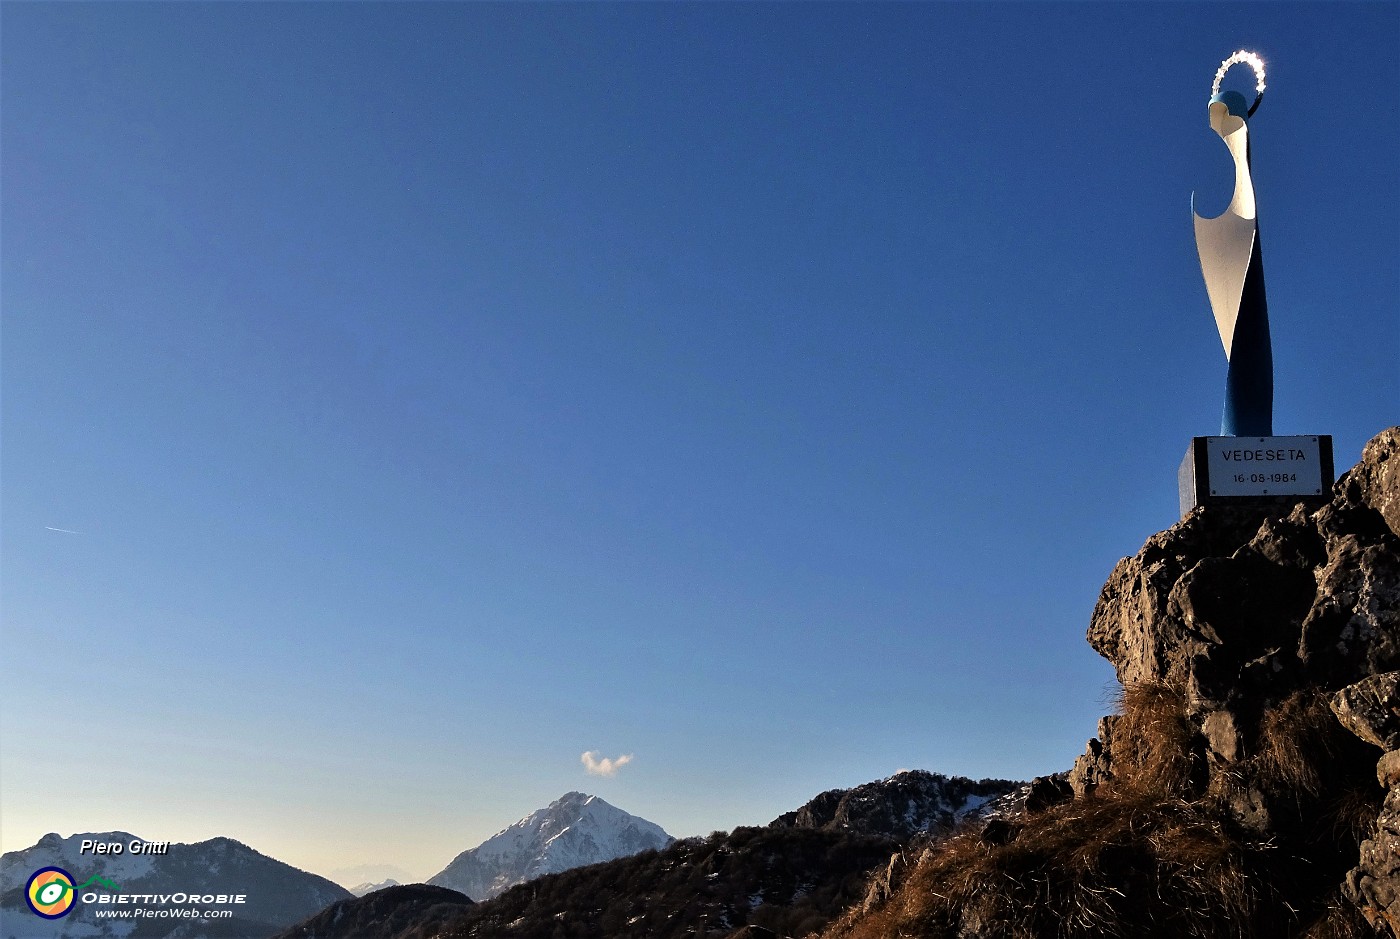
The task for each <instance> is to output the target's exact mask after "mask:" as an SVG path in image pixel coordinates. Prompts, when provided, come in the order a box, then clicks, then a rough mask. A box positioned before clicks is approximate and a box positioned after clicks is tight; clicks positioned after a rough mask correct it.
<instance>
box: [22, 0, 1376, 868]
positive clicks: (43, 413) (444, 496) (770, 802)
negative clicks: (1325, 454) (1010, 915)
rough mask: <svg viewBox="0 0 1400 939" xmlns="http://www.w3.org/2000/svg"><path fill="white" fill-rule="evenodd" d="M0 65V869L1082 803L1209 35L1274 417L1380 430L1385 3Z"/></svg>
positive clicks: (1217, 181)
mask: <svg viewBox="0 0 1400 939" xmlns="http://www.w3.org/2000/svg"><path fill="white" fill-rule="evenodd" d="M0 44H3V74H0V79H2V81H0V184H2V185H3V191H2V193H0V194H2V195H3V205H2V209H3V212H2V214H0V249H2V252H3V270H2V271H0V273H2V274H3V281H0V290H2V291H3V292H2V293H0V302H2V303H3V332H2V333H0V355H2V356H3V419H4V449H3V556H0V561H2V562H3V583H0V587H3V596H2V597H0V600H3V607H2V608H0V610H2V612H3V620H2V621H0V629H3V633H0V641H3V643H4V649H5V655H4V656H3V664H0V765H3V770H0V773H3V775H0V826H2V827H0V846H3V848H4V849H5V850H12V849H16V848H20V847H24V846H26V845H28V844H31V843H33V842H34V841H35V840H36V839H37V838H38V837H39V836H40V835H42V834H44V833H45V832H48V831H59V832H61V833H63V834H69V833H72V832H74V831H80V830H110V829H125V830H129V831H132V832H133V833H135V834H137V835H140V836H142V837H145V838H148V839H153V840H174V841H191V840H197V839H202V838H207V837H212V836H214V835H227V836H231V837H235V838H238V839H240V840H242V841H245V842H247V843H249V844H251V845H253V846H254V847H256V848H258V849H259V850H262V851H264V852H266V853H269V854H272V855H274V856H276V857H279V858H281V859H283V860H286V861H289V862H290V863H293V864H296V865H298V866H301V867H304V868H308V869H311V870H316V871H318V872H330V871H332V870H335V869H337V868H342V867H348V866H353V865H357V864H369V863H384V864H393V865H396V866H398V867H400V868H402V869H403V870H405V871H407V872H408V873H409V874H411V875H413V876H418V877H426V876H428V875H430V874H432V873H434V872H436V871H437V870H438V869H440V868H441V867H443V866H444V865H445V864H446V863H447V861H448V860H450V859H451V857H452V856H453V855H454V854H455V853H457V852H458V851H460V850H462V849H464V848H466V847H470V846H472V845H474V844H476V843H477V842H479V841H480V840H482V839H483V838H485V837H487V836H489V835H490V834H491V833H493V832H494V831H496V830H497V829H499V828H501V827H503V826H504V825H506V824H508V823H509V822H511V821H514V820H515V819H516V818H518V817H520V816H522V815H524V814H526V813H527V812H529V811H531V810H533V809H534V808H537V807H539V806H541V805H543V804H545V803H547V802H549V801H550V800H552V799H554V798H556V797H558V796H559V795H560V794H562V793H563V792H565V791H567V790H570V789H583V790H586V791H590V792H594V793H596V794H598V795H601V796H602V797H604V798H605V799H607V800H608V801H610V802H613V803H614V804H616V805H619V806H621V807H623V808H625V809H627V810H629V811H632V812H635V813H637V814H641V815H644V816H646V817H647V818H650V819H652V820H654V821H656V822H658V823H659V824H661V825H663V826H664V827H665V828H667V830H669V831H670V832H671V833H673V834H676V835H689V834H703V833H707V832H709V831H710V830H713V829H717V828H731V827H733V826H735V825H739V824H756V823H763V822H766V821H768V820H770V819H771V818H773V817H774V816H776V815H777V814H779V813H780V812H783V811H787V810H789V809H791V808H794V807H795V806H797V805H799V804H801V803H802V802H803V801H805V800H806V799H808V798H810V797H811V796H812V795H814V794H815V793H817V792H819V791H821V790H824V789H827V788H831V787H835V786H850V785H855V784H858V783H861V782H865V781H868V780H870V779H874V778H878V777H882V776H886V775H889V774H890V773H893V772H894V771H895V770H897V769H900V768H912V767H920V768H926V769H931V770H935V771H941V772H945V773H958V774H964V775H971V776H1004V777H1018V778H1027V777H1030V776H1032V775H1036V774H1041V773H1047V772H1052V771H1055V770H1059V769H1065V768H1067V767H1068V766H1069V765H1070V763H1071V762H1072V761H1073V759H1074V757H1075V756H1076V755H1077V754H1078V753H1079V752H1080V751H1081V750H1082V748H1083V745H1084V741H1085V739H1086V738H1088V737H1090V736H1092V735H1093V733H1094V725H1095V721H1096V719H1097V717H1098V716H1099V715H1100V714H1102V713H1103V712H1104V711H1105V710H1106V708H1107V703H1106V696H1107V694H1108V693H1109V691H1110V690H1111V688H1112V671H1111V669H1110V668H1109V666H1108V665H1107V664H1106V663H1105V662H1103V661H1102V660H1100V659H1099V658H1098V656H1097V655H1095V654H1094V653H1093V651H1092V650H1090V649H1089V647H1088V646H1087V644H1086V643H1085V642H1084V639H1083V634H1084V630H1085V628H1086V626H1087V623H1088V617H1089V614H1090V612H1091V610H1092V608H1093V604H1094V601H1095V599H1096V597H1097V595H1098V590H1099V588H1100V586H1101V585H1102V583H1103V581H1104V579H1105V578H1106V577H1107V575H1108V573H1109V571H1110V569H1111V568H1112V566H1113V564H1114V562H1115V561H1116V560H1117V559H1118V558H1119V557H1121V556H1123V555H1127V554H1132V553H1134V552H1135V551H1136V550H1137V548H1138V547H1139V546H1140V544H1141V543H1142V541H1143V539H1144V538H1145V537H1146V536H1147V535H1149V534H1151V533H1152V532H1154V531H1157V530H1159V529H1161V528H1164V527H1166V526H1168V525H1169V524H1171V523H1172V522H1173V521H1174V520H1175V516H1176V490H1175V472H1176V466H1177V463H1178V462H1179V460H1180V459H1181V456H1182V454H1183V452H1184V451H1185V448H1186V445H1187V443H1188V441H1189V438H1190V437H1191V436H1193V435H1203V434H1211V433H1216V432H1218V427H1219V420H1220V407H1221V399H1222V394H1223V389H1224V378H1225V360H1224V354H1223V352H1222V351H1221V349H1220V345H1219V340H1218V338H1217V335H1216V332H1215V327H1214V323H1213V320H1212V318H1211V313H1210V309H1209V305H1208V302H1207V299H1206V295H1205V289H1204V286H1203V284H1202V282H1201V277H1200V271H1199V267H1198V263H1197V260H1196V256H1195V248H1194V242H1193V237H1192V227H1191V218H1190V195H1191V192H1192V191H1193V190H1194V191H1196V192H1197V193H1198V199H1199V200H1200V205H1201V208H1202V211H1203V212H1204V213H1207V214H1216V213H1217V212H1219V211H1220V210H1221V209H1223V208H1224V205H1225V203H1226V202H1227V201H1228V197H1229V187H1230V185H1231V182H1232V178H1231V171H1230V162H1229V157H1228V154H1227V152H1226V151H1225V148H1224V146H1223V145H1222V144H1221V142H1220V140H1219V138H1218V137H1216V136H1215V135H1214V133H1212V132H1211V131H1210V129H1209V126H1208V124H1207V113H1206V99H1207V98H1208V96H1209V89H1210V81H1211V78H1212V75H1213V73H1214V71H1215V68H1216V66H1217V64H1218V63H1219V62H1220V61H1221V60H1222V59H1223V58H1225V57H1226V56H1228V55H1229V54H1230V53H1231V52H1232V51H1234V50H1235V49H1238V48H1250V49H1253V50H1255V51H1258V52H1259V53H1260V54H1261V55H1262V56H1263V57H1264V59H1265V61H1266V62H1267V63H1268V65H1269V86H1270V87H1269V91H1268V94H1267V95H1266V97H1265V100H1264V103H1263V105H1262V106H1261V108H1260V110H1259V112H1258V114H1257V115H1256V117H1255V118H1254V120H1253V121H1252V122H1251V133H1252V139H1253V141H1254V172H1255V179H1256V186H1257V190H1258V195H1259V201H1260V218H1261V231H1262V241H1263V244H1264V250H1265V254H1264V261H1265V273H1266V280H1267V284H1268V291H1269V299H1270V317H1271V320H1272V323H1273V338H1274V354H1275V370H1276V382H1277V387H1278V392H1277V397H1276V403H1275V430H1276V432H1277V433H1282V434H1288V433H1331V434H1333V435H1334V438H1335V442H1336V450H1337V462H1338V466H1339V467H1345V466H1350V465H1351V464H1352V463H1353V462H1355V460H1356V458H1357V456H1358V455H1359V453H1360V449H1361V447H1362V445H1363V444H1364V442H1365V441H1366V440H1367V439H1368V438H1369V437H1370V436H1371V435H1373V434H1374V433H1375V432H1377V431H1379V430H1380V429H1382V428H1383V427H1385V426H1387V425H1389V424H1393V423H1395V421H1396V413H1397V404H1400V387H1397V374H1400V369H1397V364H1400V318H1397V301H1398V300H1400V277H1398V276H1397V260H1396V259H1397V256H1400V255H1398V254H1397V248H1400V243H1398V242H1400V238H1397V234H1398V229H1397V218H1400V214H1398V213H1397V209H1400V198H1397V188H1398V187H1397V172H1396V163H1395V153H1396V152H1400V119H1397V111H1398V109H1397V107H1396V104H1397V101H1396V89H1397V88H1400V75H1397V62H1400V6H1397V5H1395V4H1393V3H1387V4H1369V5H1367V4H1342V5H1330V4H1329V5H1306V4H1290V5H1283V4H1269V5H1258V4H1251V5H1241V6H1231V5H1222V4H1209V5H1187V4H1170V5H1168V4H1125V5H1106V4H1083V5H1078V4H1048V3H1047V4H1036V5H1019V4H988V5H980V4H979V5H973V4H907V5H875V4H871V5H844V4H829V5H828V4H823V5H796V4H794V5H764V4H748V5H737V4H709V5H690V4H626V5H611V4H594V5H568V4H556V5H512V4H491V5H486V4H429V5H414V4H388V5H370V4H357V5H350V4H338V3H328V4H309V3H308V4H232V3H230V4H212V5H211V4H197V5H172V4H139V5H138V4H114V5H89V4H37V3H13V2H8V3H5V4H4V5H3V7H0ZM1247 77H1248V76H1247V74H1243V75H1242V74H1239V73H1238V72H1232V73H1231V76H1230V81H1231V82H1236V83H1239V84H1241V85H1244V84H1247V81H1246V79H1247ZM54 528H60V529H68V530H69V531H72V532H77V534H69V533H67V532H61V531H54V530H52V529H54ZM583 751H596V752H597V753H598V754H600V755H602V756H607V757H617V756H620V755H623V754H634V759H633V760H632V762H630V763H629V764H627V765H626V766H623V767H622V768H621V770H620V771H619V772H618V773H617V774H616V775H615V776H613V777H610V778H602V777H594V776H588V775H585V774H584V771H583V766H582V764H581V762H580V754H581V753H582V752H583Z"/></svg>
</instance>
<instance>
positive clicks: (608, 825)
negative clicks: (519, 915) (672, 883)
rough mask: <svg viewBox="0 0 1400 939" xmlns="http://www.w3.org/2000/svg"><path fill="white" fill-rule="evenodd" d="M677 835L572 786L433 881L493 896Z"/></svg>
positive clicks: (471, 893) (465, 854) (431, 881)
mask: <svg viewBox="0 0 1400 939" xmlns="http://www.w3.org/2000/svg"><path fill="white" fill-rule="evenodd" d="M673 841H675V839H674V838H672V837H671V836H670V835H668V834H667V833H666V832H665V831H664V830H662V828H661V826H660V825H657V824H655V823H653V822H649V821H647V820H646V819H644V818H638V817H637V816H635V815H631V814H629V813H627V812H624V811H623V810H622V809H619V808H617V807H616V806H614V805H610V804H609V803H607V802H604V801H603V800H602V799H600V798H598V797H597V796H591V795H588V794H587V793H583V792H569V793H565V794H564V795H563V796H561V797H560V798H558V799H556V800H555V801H553V802H551V803H550V804H549V805H548V806H546V807H545V808H542V809H540V810H538V811H536V812H532V813H530V814H529V815H527V816H525V817H524V818H522V819H521V820H520V821H518V822H516V823H515V824H514V825H511V826H510V827H509V828H506V829H504V830H502V831H500V832H497V833H496V834H495V835H492V836H491V837H490V838H488V839H486V840H485V841H483V842H482V843H481V844H479V845H477V846H476V847H475V848H471V849H469V850H467V851H463V852H462V853H461V854H459V855H457V857H456V858H454V859H453V860H452V863H450V864H448V865H447V867H445V868H443V870H442V871H440V872H439V873H438V874H436V875H435V876H433V877H431V878H429V880H428V883H429V884H432V885H434V886H438V887H447V888H449V889H451V890H456V891H459V892H461V893H464V894H466V895H467V896H468V897H471V898H472V899H473V900H476V901H481V900H488V899H490V898H492V897H495V896H497V895H499V894H500V893H502V892H503V891H505V890H507V889H509V888H510V887H513V886H515V885H516V884H521V883H524V882H526V881H528V880H533V879H534V878H536V877H541V876H543V875H545V874H556V873H559V872H561V871H566V870H570V869H571V868H575V867H581V866H583V865H585V864H597V863H599V862H602V861H611V860H614V859H615V858H620V857H627V856H629V855H633V854H636V853H638V852H640V851H647V850H659V849H661V848H664V847H666V846H667V845H669V844H671V842H673Z"/></svg>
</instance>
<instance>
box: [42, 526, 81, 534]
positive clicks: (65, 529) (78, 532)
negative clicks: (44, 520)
mask: <svg viewBox="0 0 1400 939" xmlns="http://www.w3.org/2000/svg"><path fill="white" fill-rule="evenodd" d="M44 527H45V528H47V529H48V530H49V531H61V532H63V533H64V534H65V535H81V534H82V532H80V531H73V529H71V528H54V527H53V526H52V525H45V526H44Z"/></svg>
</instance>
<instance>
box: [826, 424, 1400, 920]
mask: <svg viewBox="0 0 1400 939" xmlns="http://www.w3.org/2000/svg"><path fill="white" fill-rule="evenodd" d="M1087 638H1088V641H1089V643H1090V645H1091V646H1092V647H1093V648H1094V649H1095V650H1096V651H1097V652H1099V653H1100V654H1101V655H1103V656H1104V657H1105V658H1107V659H1108V660H1109V661H1110V662H1111V663H1112V664H1113V666H1114V668H1115V669H1116V671H1117V674H1118V678H1119V680H1120V682H1121V684H1122V695H1121V700H1120V702H1119V707H1118V708H1117V713H1115V714H1112V715H1110V716H1108V717H1105V718H1103V719H1102V720H1101V721H1100V722H1099V728H1098V735H1097V736H1096V737H1095V738H1094V739H1093V740H1090V741H1089V743H1088V746H1087V747H1086V750H1085V752H1084V754H1083V755H1082V756H1080V757H1079V759H1078V760H1077V761H1076V762H1075V764H1074V767H1073V769H1072V770H1071V771H1070V772H1069V773H1068V775H1067V777H1064V778H1057V777H1048V778H1046V779H1043V780H1038V781H1037V783H1036V784H1035V785H1033V786H1032V790H1033V793H1032V795H1033V798H1031V797H1028V798H1027V799H1026V800H1025V802H1024V807H1023V810H1022V811H1021V812H1020V813H1019V814H1013V815H1010V816H1006V817H1002V818H997V819H995V820H993V821H991V822H989V823H988V824H986V825H985V827H983V828H982V830H981V831H980V832H969V833H964V834H962V835H958V836H955V837H953V838H950V839H947V840H945V841H944V842H942V843H940V844H938V845H934V846H932V847H931V849H930V850H927V851H925V852H924V853H923V855H922V856H920V857H919V858H918V860H917V863H914V864H912V865H911V867H912V869H911V870H909V871H908V872H907V874H905V875H901V876H895V875H896V874H897V873H898V871H897V870H896V868H897V866H898V865H895V864H892V865H891V867H890V870H889V871H887V872H884V873H883V874H881V875H877V876H876V877H875V878H873V879H872V882H871V889H870V891H869V892H868V893H867V897H866V902H865V903H863V904H861V905H859V906H858V907H856V908H853V909H852V910H851V911H849V912H848V913H847V915H846V916H844V917H843V918H842V919H840V920H838V921H837V922H836V923H835V924H833V926H832V927H830V928H829V929H828V930H827V932H825V933H824V934H823V935H824V936H826V937H828V939H838V937H839V939H875V937H884V936H890V935H904V936H920V937H949V939H951V937H957V939H994V937H997V939H999V937H1008V936H1042V935H1044V936H1052V935H1053V936H1062V937H1071V936H1084V937H1089V936H1135V937H1149V936H1152V937H1156V936H1160V937H1171V939H1177V937H1184V936H1196V937H1202V939H1205V937H1215V936H1242V937H1244V936H1260V937H1265V936H1267V937H1299V939H1303V937H1309V939H1321V937H1324V936H1354V937H1361V936H1372V935H1375V936H1383V937H1384V936H1389V937H1391V939H1400V428H1391V429H1389V430H1386V431H1384V432H1383V433H1381V434H1379V435H1378V436H1376V437H1375V438H1374V439H1373V440H1371V441H1370V442H1369V443H1368V444H1367V445H1366V447H1365V449H1364V451H1363V453H1362V459H1361V462H1360V463H1359V464H1358V465H1357V466H1356V467H1354V468H1353V469H1351V470H1350V471H1348V472H1347V473H1345V474H1344V475H1343V476H1342V477H1341V479H1339V480H1337V482H1336V484H1335V486H1333V488H1332V490H1331V492H1330V493H1328V494H1327V495H1325V496H1323V497H1316V498H1309V499H1304V498H1299V499H1272V500H1255V501H1244V500H1240V501H1236V502H1230V503H1225V504H1219V503H1217V504H1209V505H1203V506H1198V507H1196V508H1194V509H1192V510H1191V511H1190V512H1189V513H1188V514H1187V515H1186V516H1185V517H1184V518H1182V519H1181V520H1180V521H1179V522H1177V523H1176V524H1175V525H1173V526H1172V527H1170V528H1169V529H1167V530H1166V531H1163V532H1161V533H1159V534H1156V535H1153V536H1152V537H1151V538H1149V539H1148V540H1147V542H1146V544H1144V545H1143V547H1142V549H1141V550H1140V551H1139V552H1138V553H1137V554H1136V555H1135V556H1133V557H1130V558H1125V559H1123V560H1122V561H1120V562H1119V563H1118V564H1117V565H1116V566H1115V568H1114V569H1113V572H1112V573H1111V575H1110V576H1109V578H1108V581H1107V583H1106V584H1105V585H1104V587H1103V589H1102V592H1101V593H1100V596H1099V599H1098V602H1097V604H1096V606H1095V609H1094V612H1093V615H1092V618H1091V620H1090V624H1089V629H1088V637H1087ZM1378 758H1379V760H1378Z"/></svg>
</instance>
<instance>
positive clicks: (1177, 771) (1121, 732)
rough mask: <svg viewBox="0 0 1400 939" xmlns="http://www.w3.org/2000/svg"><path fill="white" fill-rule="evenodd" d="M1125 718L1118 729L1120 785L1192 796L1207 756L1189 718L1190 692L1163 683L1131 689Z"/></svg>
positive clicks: (1124, 702) (1125, 695) (1124, 700)
mask: <svg viewBox="0 0 1400 939" xmlns="http://www.w3.org/2000/svg"><path fill="white" fill-rule="evenodd" d="M1118 711H1119V714H1120V715H1121V717H1120V718H1119V721H1118V723H1117V724H1116V725H1115V727H1114V732H1113V752H1112V758H1113V768H1114V780H1115V783H1116V784H1117V785H1119V786H1120V787H1121V786H1130V787H1132V788H1134V789H1138V790H1141V791H1144V792H1152V793H1155V794H1158V795H1160V796H1165V797H1168V798H1179V797H1183V796H1187V795H1189V794H1191V793H1193V792H1195V791H1196V789H1197V787H1198V786H1199V785H1200V783H1201V777H1202V759H1201V757H1200V755H1199V754H1198V753H1197V752H1196V747H1195V746H1194V744H1195V738H1196V731H1195V728H1193V727H1192V726H1191V722H1190V720H1189V719H1188V718H1187V711H1186V695H1185V694H1184V693H1183V692H1182V691H1181V690H1180V689H1177V688H1173V687H1171V686H1170V685H1166V684H1163V683H1160V682H1141V683H1138V684H1134V685H1129V686H1127V687H1125V688H1124V689H1123V691H1122V694H1121V695H1120V697H1119V702H1118Z"/></svg>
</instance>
